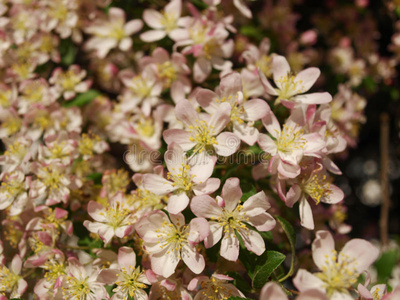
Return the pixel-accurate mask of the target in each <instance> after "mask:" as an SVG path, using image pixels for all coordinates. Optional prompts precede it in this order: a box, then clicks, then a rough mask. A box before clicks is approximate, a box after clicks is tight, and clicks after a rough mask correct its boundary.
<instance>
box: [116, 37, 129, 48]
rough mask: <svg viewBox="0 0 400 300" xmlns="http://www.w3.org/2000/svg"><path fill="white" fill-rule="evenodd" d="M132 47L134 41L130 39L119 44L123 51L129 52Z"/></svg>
mask: <svg viewBox="0 0 400 300" xmlns="http://www.w3.org/2000/svg"><path fill="white" fill-rule="evenodd" d="M131 47H132V39H131V38H130V37H127V38H124V39H122V40H121V42H119V49H120V50H121V51H128V50H129V49H130V48H131Z"/></svg>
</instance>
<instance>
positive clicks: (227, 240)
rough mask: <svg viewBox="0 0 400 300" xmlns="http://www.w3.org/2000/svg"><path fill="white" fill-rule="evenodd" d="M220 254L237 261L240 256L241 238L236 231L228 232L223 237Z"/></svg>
mask: <svg viewBox="0 0 400 300" xmlns="http://www.w3.org/2000/svg"><path fill="white" fill-rule="evenodd" d="M220 254H221V256H222V257H223V258H225V259H227V260H230V261H237V259H238V257H239V240H238V238H237V237H236V235H235V233H234V232H231V230H229V232H226V233H225V234H224V236H223V238H222V242H221V249H220Z"/></svg>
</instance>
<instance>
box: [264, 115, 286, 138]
mask: <svg viewBox="0 0 400 300" xmlns="http://www.w3.org/2000/svg"><path fill="white" fill-rule="evenodd" d="M262 123H263V125H264V127H265V128H266V129H267V130H268V132H269V133H270V134H271V135H272V136H273V137H274V138H275V139H277V138H278V137H279V136H280V135H281V125H280V123H279V121H278V119H277V118H276V117H275V115H274V113H273V112H272V111H271V112H270V113H267V115H266V116H265V117H264V118H262Z"/></svg>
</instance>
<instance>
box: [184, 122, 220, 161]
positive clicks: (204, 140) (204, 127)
mask: <svg viewBox="0 0 400 300" xmlns="http://www.w3.org/2000/svg"><path fill="white" fill-rule="evenodd" d="M195 122H196V125H194V126H192V125H190V126H189V132H190V133H191V134H192V136H191V137H190V138H189V140H190V141H192V142H196V144H197V145H196V146H195V149H194V153H197V152H198V153H201V152H203V150H204V149H205V148H206V146H210V145H217V144H218V143H217V141H216V139H215V137H214V134H215V133H214V130H213V126H209V125H208V124H207V122H206V121H203V120H201V121H199V120H195Z"/></svg>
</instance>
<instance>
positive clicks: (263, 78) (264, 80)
mask: <svg viewBox="0 0 400 300" xmlns="http://www.w3.org/2000/svg"><path fill="white" fill-rule="evenodd" d="M258 74H259V75H260V79H261V83H262V85H263V87H264V90H265V92H266V93H267V94H269V95H272V96H278V93H277V91H276V90H275V89H274V88H273V86H272V85H271V83H270V82H269V81H268V79H267V77H266V76H265V75H264V73H263V72H261V71H260V70H259V71H258Z"/></svg>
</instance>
